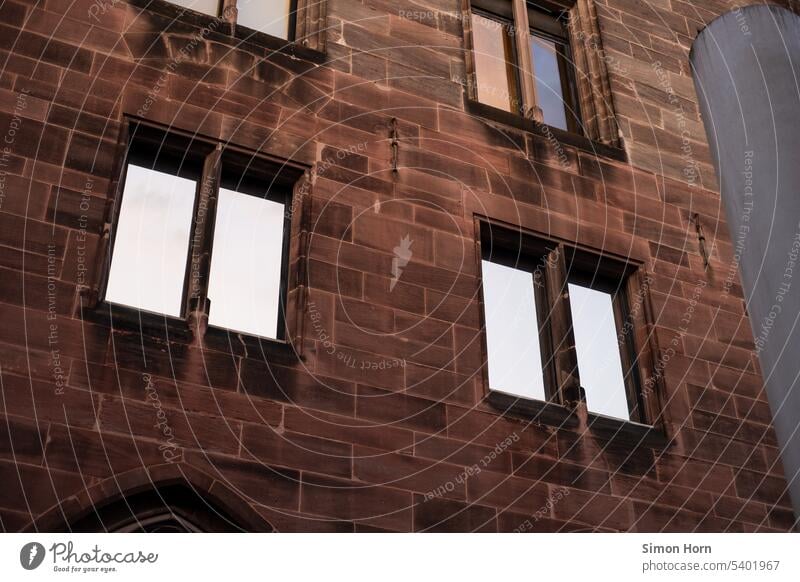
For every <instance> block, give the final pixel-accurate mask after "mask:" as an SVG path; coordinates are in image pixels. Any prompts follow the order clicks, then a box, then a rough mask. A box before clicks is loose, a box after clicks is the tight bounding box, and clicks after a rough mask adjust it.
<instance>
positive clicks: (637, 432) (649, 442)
mask: <svg viewBox="0 0 800 582" xmlns="http://www.w3.org/2000/svg"><path fill="white" fill-rule="evenodd" d="M586 424H587V426H588V428H589V432H590V433H591V434H592V435H593V436H594V437H595V438H596V439H597V440H598V441H602V442H608V443H611V442H613V443H614V444H615V445H624V446H625V447H626V448H630V449H631V450H633V449H635V448H637V447H646V448H650V449H665V448H667V446H668V445H669V439H668V438H667V435H666V434H665V432H664V430H663V429H662V428H661V427H658V426H653V425H649V424H641V423H639V422H635V421H632V420H625V419H622V418H613V417H610V416H605V415H603V414H597V413H595V412H589V413H587V415H586Z"/></svg>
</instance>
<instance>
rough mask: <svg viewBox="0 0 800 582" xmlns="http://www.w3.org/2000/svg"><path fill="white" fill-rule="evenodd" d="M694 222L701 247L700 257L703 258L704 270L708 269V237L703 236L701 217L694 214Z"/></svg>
mask: <svg viewBox="0 0 800 582" xmlns="http://www.w3.org/2000/svg"><path fill="white" fill-rule="evenodd" d="M692 222H694V229H695V232H696V233H697V243H698V246H699V247H700V256H701V257H703V268H704V269H708V251H707V250H706V237H705V234H703V225H702V224H700V215H699V214H698V213H696V212H695V213H694V214H693V215H692Z"/></svg>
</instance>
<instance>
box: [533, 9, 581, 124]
mask: <svg viewBox="0 0 800 582" xmlns="http://www.w3.org/2000/svg"><path fill="white" fill-rule="evenodd" d="M528 20H529V22H530V25H531V29H530V42H529V46H530V51H531V62H532V66H533V73H534V82H535V84H536V100H537V105H538V106H539V109H541V112H542V121H543V122H544V123H546V124H547V125H551V126H553V127H558V128H560V129H566V130H569V131H572V132H575V133H579V132H580V119H579V117H578V111H577V108H578V103H577V99H576V87H575V75H574V71H573V65H572V58H571V53H570V46H569V37H568V35H567V28H566V22H565V19H564V18H563V17H562V18H557V17H555V16H553V15H552V14H547V13H546V12H543V11H540V10H533V9H529V10H528Z"/></svg>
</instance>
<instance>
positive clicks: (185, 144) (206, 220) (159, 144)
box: [104, 124, 296, 339]
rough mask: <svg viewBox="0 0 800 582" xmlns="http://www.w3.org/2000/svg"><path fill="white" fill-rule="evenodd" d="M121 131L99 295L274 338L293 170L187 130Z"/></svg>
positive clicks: (281, 306)
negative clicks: (123, 143)
mask: <svg viewBox="0 0 800 582" xmlns="http://www.w3.org/2000/svg"><path fill="white" fill-rule="evenodd" d="M130 133H131V140H130V144H129V146H128V151H127V156H126V163H125V168H124V176H123V178H122V179H121V181H120V183H121V185H122V187H121V199H119V200H118V201H117V211H116V218H115V220H114V223H113V226H112V236H113V238H112V245H111V258H110V266H109V270H108V279H107V281H106V285H105V290H104V299H105V301H106V302H108V303H109V304H113V305H120V306H127V307H133V308H135V309H138V310H140V311H144V312H150V313H155V314H159V315H163V316H167V317H171V318H179V319H184V318H187V317H188V316H189V315H190V314H194V315H195V316H196V317H197V316H199V319H202V320H204V321H207V323H208V325H209V326H211V327H214V328H221V329H226V330H231V331H235V332H241V333H244V334H247V335H253V336H258V337H264V338H272V339H282V338H283V325H282V323H283V316H284V313H285V296H286V280H287V276H286V275H287V271H288V254H289V244H288V241H289V230H290V228H289V226H290V214H291V213H289V212H287V210H286V208H287V203H289V201H290V200H291V196H292V186H293V180H294V179H295V178H296V176H294V175H292V176H290V175H288V174H289V172H283V171H282V170H281V168H280V166H279V165H278V164H277V163H275V162H272V161H270V160H267V159H261V158H258V157H254V156H250V155H246V154H243V153H240V152H233V151H227V150H224V149H223V148H222V147H221V145H215V144H213V143H209V142H205V141H201V140H198V139H195V138H192V137H187V136H183V135H177V134H170V133H166V132H164V131H162V130H160V129H157V128H153V127H149V126H144V125H141V124H132V125H131V128H130Z"/></svg>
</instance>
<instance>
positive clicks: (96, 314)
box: [83, 301, 193, 342]
mask: <svg viewBox="0 0 800 582" xmlns="http://www.w3.org/2000/svg"><path fill="white" fill-rule="evenodd" d="M83 318H84V319H85V320H86V321H90V322H92V323H97V324H100V325H103V326H106V327H108V328H111V329H115V330H122V331H132V332H136V333H140V334H142V335H146V336H149V337H154V338H162V339H163V338H167V337H168V338H170V339H171V340H172V339H175V340H183V341H187V342H188V341H191V339H192V337H193V334H192V330H191V329H189V323H188V322H187V321H186V320H185V319H181V318H179V317H171V316H169V315H163V314H159V313H153V312H150V311H142V310H141V309H136V308H135V307H128V306H126V305H116V304H114V303H109V302H107V301H104V302H102V303H98V304H97V306H95V307H93V308H84V309H83Z"/></svg>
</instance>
